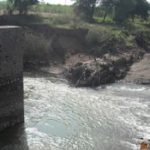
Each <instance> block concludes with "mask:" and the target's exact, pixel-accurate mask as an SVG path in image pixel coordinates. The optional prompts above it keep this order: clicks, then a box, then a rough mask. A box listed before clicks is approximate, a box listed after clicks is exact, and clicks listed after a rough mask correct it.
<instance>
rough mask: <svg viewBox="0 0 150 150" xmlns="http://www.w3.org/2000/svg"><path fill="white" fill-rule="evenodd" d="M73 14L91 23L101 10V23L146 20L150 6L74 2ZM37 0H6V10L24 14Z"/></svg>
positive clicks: (128, 0)
mask: <svg viewBox="0 0 150 150" xmlns="http://www.w3.org/2000/svg"><path fill="white" fill-rule="evenodd" d="M74 2H75V3H74V5H73V6H74V12H75V14H76V15H77V16H79V17H80V18H82V19H84V20H86V21H89V22H92V21H93V20H94V19H93V18H94V14H95V11H98V10H101V11H102V12H103V13H102V14H103V21H105V19H106V17H107V16H111V18H112V20H113V21H115V22H119V23H121V22H124V21H126V20H127V19H129V18H130V19H132V21H134V18H135V17H136V16H138V17H141V18H142V19H145V20H146V19H148V17H149V13H150V4H149V3H148V2H147V0H74ZM37 3H38V0H7V10H8V11H9V13H10V14H11V13H12V12H13V11H14V10H18V11H19V14H26V13H27V10H28V7H29V6H31V5H33V4H37Z"/></svg>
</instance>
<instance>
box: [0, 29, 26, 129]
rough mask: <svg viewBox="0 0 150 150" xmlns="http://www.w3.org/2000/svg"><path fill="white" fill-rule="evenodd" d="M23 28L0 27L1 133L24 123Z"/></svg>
mask: <svg viewBox="0 0 150 150" xmlns="http://www.w3.org/2000/svg"><path fill="white" fill-rule="evenodd" d="M21 34H22V32H21V28H19V27H15V26H2V27H0V131H1V130H3V129H5V128H7V127H10V126H13V125H15V124H17V123H21V122H23V121H24V105H23V62H22V61H23V57H22V54H23V52H22V48H21V44H20V43H21V40H22V35H21Z"/></svg>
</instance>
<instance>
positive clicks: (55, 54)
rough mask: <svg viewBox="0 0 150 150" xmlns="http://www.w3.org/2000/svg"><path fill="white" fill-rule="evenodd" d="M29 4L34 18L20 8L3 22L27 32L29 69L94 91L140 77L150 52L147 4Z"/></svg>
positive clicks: (117, 0)
mask: <svg viewBox="0 0 150 150" xmlns="http://www.w3.org/2000/svg"><path fill="white" fill-rule="evenodd" d="M28 4H29V6H30V7H27V8H28V9H27V10H28V15H27V14H26V13H27V11H23V12H22V13H20V11H19V15H18V14H17V11H18V10H19V9H18V8H16V7H14V12H11V13H13V14H12V15H10V14H9V15H6V14H4V15H2V16H1V17H0V23H1V24H7V25H9V24H13V25H20V26H23V32H24V34H23V36H24V41H23V43H21V44H22V45H23V49H24V67H25V69H29V68H32V69H33V68H34V69H35V68H36V69H38V70H42V71H43V70H44V71H45V69H43V67H47V68H46V71H47V72H49V73H51V74H53V75H58V76H60V75H61V76H62V75H63V76H64V77H66V78H67V79H68V80H69V81H70V83H72V84H73V85H75V86H93V87H94V86H99V85H101V84H107V83H113V82H116V81H120V80H122V79H124V78H125V77H126V76H129V75H128V73H129V71H130V70H131V72H132V73H134V74H136V71H132V68H134V67H131V66H132V65H134V63H135V62H140V61H141V60H142V59H143V57H144V55H145V54H146V55H147V53H149V52H150V19H149V10H150V7H149V3H148V2H147V1H145V0H130V1H128V0H127V1H121V0H101V1H96V0H78V1H75V4H74V5H73V6H61V5H50V4H44V3H42V4H36V5H32V4H34V3H28ZM84 4H87V5H84ZM18 7H19V6H18ZM125 8H128V9H125ZM8 10H9V9H8ZM20 14H21V15H20ZM144 58H145V57H144ZM144 62H146V61H144ZM142 65H144V63H143V62H142ZM142 65H141V66H142ZM143 67H144V66H143ZM145 73H146V72H145ZM133 76H134V75H133ZM132 78H133V77H132ZM132 78H130V79H131V80H130V82H135V80H133V79H132ZM137 78H138V77H137ZM126 81H129V80H126ZM143 81H144V80H143ZM147 81H148V82H147V83H149V80H148V79H147ZM136 83H137V82H136ZM139 83H145V82H142V81H141V82H139Z"/></svg>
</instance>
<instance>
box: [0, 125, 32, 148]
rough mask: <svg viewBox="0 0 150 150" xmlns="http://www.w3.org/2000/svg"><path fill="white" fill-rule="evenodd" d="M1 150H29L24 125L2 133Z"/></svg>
mask: <svg viewBox="0 0 150 150" xmlns="http://www.w3.org/2000/svg"><path fill="white" fill-rule="evenodd" d="M0 150H29V148H28V144H27V138H26V133H25V127H24V124H20V125H16V126H14V127H11V128H7V129H5V130H4V131H2V132H1V133H0Z"/></svg>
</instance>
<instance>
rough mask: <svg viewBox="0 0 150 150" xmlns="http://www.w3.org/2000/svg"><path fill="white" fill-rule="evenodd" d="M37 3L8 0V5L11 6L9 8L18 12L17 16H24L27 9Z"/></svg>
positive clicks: (28, 0)
mask: <svg viewBox="0 0 150 150" xmlns="http://www.w3.org/2000/svg"><path fill="white" fill-rule="evenodd" d="M37 3H38V0H8V4H9V5H10V6H11V8H13V10H14V9H16V10H18V11H19V14H26V13H27V10H28V7H29V6H30V5H33V4H37ZM9 5H8V6H9ZM10 10H11V9H10Z"/></svg>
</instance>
